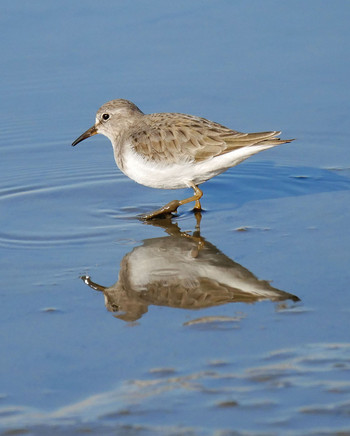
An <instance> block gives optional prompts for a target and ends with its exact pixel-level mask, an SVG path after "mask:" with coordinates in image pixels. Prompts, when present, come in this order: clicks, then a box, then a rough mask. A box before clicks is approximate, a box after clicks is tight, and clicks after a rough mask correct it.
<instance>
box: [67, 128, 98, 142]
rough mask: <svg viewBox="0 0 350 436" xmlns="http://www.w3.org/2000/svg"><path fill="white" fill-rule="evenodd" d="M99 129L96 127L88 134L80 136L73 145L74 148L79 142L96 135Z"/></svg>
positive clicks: (87, 132) (88, 131) (89, 130)
mask: <svg viewBox="0 0 350 436" xmlns="http://www.w3.org/2000/svg"><path fill="white" fill-rule="evenodd" d="M96 133H97V129H96V126H92V127H90V129H88V130H87V131H86V132H84V133H83V134H82V135H80V136H79V138H77V139H76V140H75V141H74V142H73V143H72V146H73V147H74V146H75V145H77V144H79V142H81V141H84V139H86V138H90V136H93V135H96Z"/></svg>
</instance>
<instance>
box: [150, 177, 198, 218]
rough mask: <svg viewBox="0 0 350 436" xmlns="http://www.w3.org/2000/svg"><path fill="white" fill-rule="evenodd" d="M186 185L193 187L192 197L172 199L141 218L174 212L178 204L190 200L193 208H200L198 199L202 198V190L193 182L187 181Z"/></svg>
mask: <svg viewBox="0 0 350 436" xmlns="http://www.w3.org/2000/svg"><path fill="white" fill-rule="evenodd" d="M188 186H190V187H191V188H193V190H194V195H192V197H188V198H185V199H184V200H173V201H170V203H167V204H166V205H165V206H163V207H161V208H160V209H157V210H154V211H153V212H150V213H147V214H146V215H143V217H142V218H143V219H145V220H149V219H152V218H157V217H160V216H162V215H168V214H171V213H172V212H176V211H177V208H178V207H179V206H182V205H183V204H186V203H190V202H191V201H195V202H196V203H195V205H194V210H202V207H201V203H200V201H199V200H200V199H201V198H202V195H203V192H202V191H201V190H200V189H199V188H198V186H196V185H195V184H194V183H193V182H188Z"/></svg>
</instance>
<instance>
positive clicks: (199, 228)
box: [194, 210, 202, 234]
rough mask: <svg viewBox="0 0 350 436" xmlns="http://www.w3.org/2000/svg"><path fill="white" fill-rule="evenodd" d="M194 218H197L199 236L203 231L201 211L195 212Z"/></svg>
mask: <svg viewBox="0 0 350 436" xmlns="http://www.w3.org/2000/svg"><path fill="white" fill-rule="evenodd" d="M194 216H195V218H196V232H198V234H199V233H200V231H201V221H202V214H201V212H200V211H199V210H195V211H194Z"/></svg>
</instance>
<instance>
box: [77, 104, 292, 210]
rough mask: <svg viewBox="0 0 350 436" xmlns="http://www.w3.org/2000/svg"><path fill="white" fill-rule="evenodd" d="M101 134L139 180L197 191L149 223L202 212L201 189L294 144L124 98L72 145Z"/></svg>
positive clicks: (103, 109)
mask: <svg viewBox="0 0 350 436" xmlns="http://www.w3.org/2000/svg"><path fill="white" fill-rule="evenodd" d="M97 133H101V134H102V135H105V136H107V138H109V139H110V141H111V142H112V145H113V151H114V158H115V161H116V164H117V165H118V167H119V168H120V169H121V171H122V172H123V173H124V174H126V175H127V176H128V177H130V178H131V179H133V180H135V181H136V182H138V183H141V184H142V185H145V186H150V187H152V188H162V189H179V188H187V187H188V188H189V187H190V188H193V190H194V195H193V196H191V197H189V198H185V199H184V200H173V201H171V202H170V203H168V204H166V205H165V206H163V207H161V208H160V209H158V210H155V211H153V212H150V213H148V214H146V215H144V216H143V218H145V219H150V218H155V217H159V216H163V215H167V214H169V213H171V212H176V210H177V208H178V207H179V206H182V205H183V204H186V203H189V202H192V201H195V207H194V209H195V210H201V204H200V199H201V197H202V195H203V192H202V191H201V190H200V189H199V188H198V185H200V184H201V183H203V182H206V181H207V180H209V179H211V178H212V177H214V176H217V175H218V174H221V173H223V172H224V171H226V170H227V169H229V168H231V167H234V166H235V165H238V164H239V163H240V162H242V161H243V160H245V159H247V158H248V157H249V156H252V155H253V154H256V153H259V152H260V151H263V150H266V149H268V148H271V147H275V146H276V145H279V144H284V143H286V142H291V141H293V140H292V139H280V138H278V137H277V136H278V135H279V134H280V133H281V132H279V131H271V132H260V133H241V132H238V131H236V130H231V129H229V128H227V127H225V126H222V125H221V124H218V123H215V122H213V121H209V120H206V119H205V118H200V117H196V116H193V115H185V114H178V113H159V114H144V113H143V112H141V110H140V109H139V108H138V107H137V106H136V105H135V104H134V103H132V102H130V101H128V100H124V99H117V100H112V101H109V102H108V103H105V104H104V105H103V106H101V107H100V109H99V110H98V111H97V114H96V122H95V124H94V125H93V126H92V127H91V128H90V129H88V130H87V131H86V132H84V133H83V134H82V135H81V136H79V138H77V139H76V140H75V141H74V142H73V144H72V145H73V146H75V145H77V144H78V143H79V142H81V141H83V140H84V139H86V138H89V137H90V136H93V135H96V134H97Z"/></svg>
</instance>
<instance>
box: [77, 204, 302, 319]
mask: <svg viewBox="0 0 350 436" xmlns="http://www.w3.org/2000/svg"><path fill="white" fill-rule="evenodd" d="M196 219H197V226H196V230H195V231H194V232H193V234H192V235H191V234H189V233H187V232H182V231H181V230H180V228H179V226H178V225H177V223H174V222H172V221H171V219H158V220H153V221H149V222H148V224H150V225H154V226H158V227H162V228H163V229H164V230H165V231H166V233H167V234H168V236H164V237H160V238H152V239H146V240H144V241H143V244H142V245H140V246H138V247H135V248H134V249H133V250H132V251H131V252H130V253H127V254H126V255H125V256H124V258H123V259H122V261H121V264H120V270H119V276H118V281H117V282H116V283H115V284H114V285H112V286H110V287H105V286H101V285H99V284H97V283H94V282H93V281H92V280H91V279H90V277H89V276H83V277H81V278H82V279H83V281H84V282H85V283H86V284H87V285H88V286H90V287H91V288H93V289H95V290H97V291H101V292H103V294H104V297H105V305H106V308H107V309H108V310H109V311H111V312H116V315H115V316H116V317H117V318H119V319H122V320H124V321H136V320H137V319H139V318H141V317H142V315H143V314H145V313H146V312H147V311H148V306H149V305H155V306H168V307H176V308H181V309H201V308H206V307H211V306H218V305H222V304H225V303H238V302H239V303H241V302H244V303H254V302H256V301H261V300H271V301H284V300H288V299H290V300H293V301H299V298H298V297H297V296H295V295H292V294H289V293H287V292H284V291H280V290H279V289H276V288H274V287H272V286H271V285H270V284H269V282H267V281H265V280H259V279H257V278H256V277H255V276H254V274H252V273H251V272H250V271H249V270H247V269H246V268H244V267H243V266H242V265H240V264H238V263H236V262H234V261H233V260H231V259H230V258H228V257H227V256H226V255H225V254H223V253H222V252H221V251H220V250H218V249H217V248H216V247H215V246H214V245H212V244H211V243H210V242H208V241H206V240H205V238H203V237H202V236H201V235H200V229H199V225H200V220H201V215H200V213H199V212H197V213H196Z"/></svg>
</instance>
